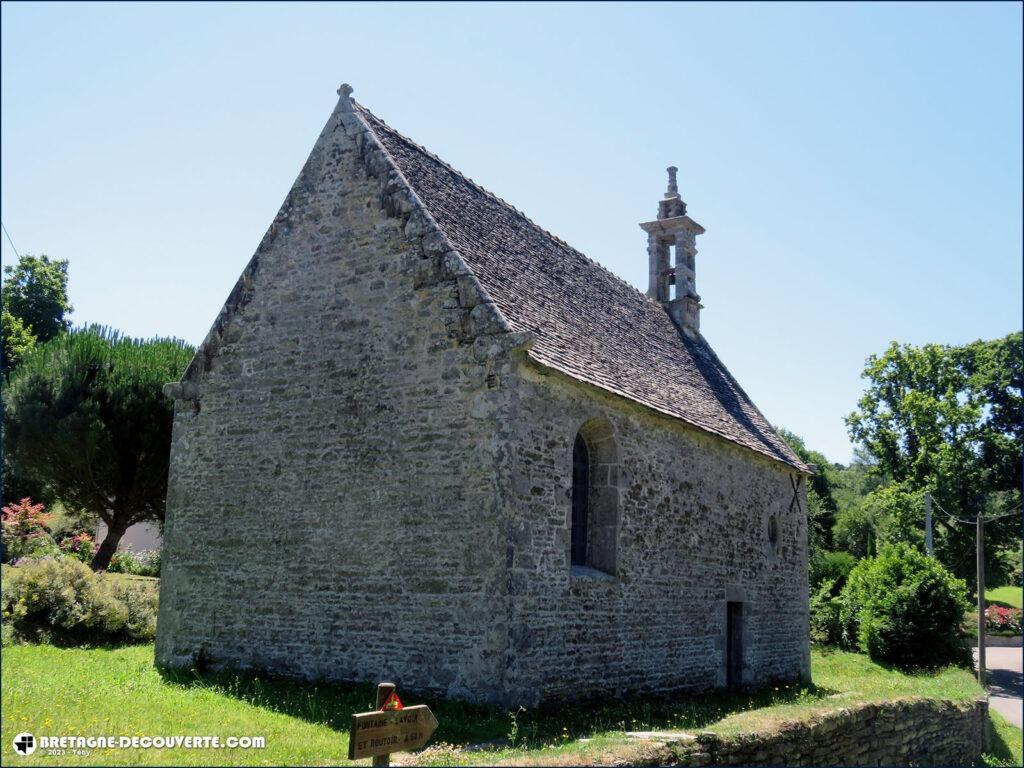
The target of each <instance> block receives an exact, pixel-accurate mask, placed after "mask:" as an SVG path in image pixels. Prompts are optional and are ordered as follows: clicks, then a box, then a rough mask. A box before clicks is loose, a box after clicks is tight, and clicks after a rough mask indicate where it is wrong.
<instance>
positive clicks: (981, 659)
mask: <svg viewBox="0 0 1024 768" xmlns="http://www.w3.org/2000/svg"><path fill="white" fill-rule="evenodd" d="M977 537H978V682H979V683H981V684H982V685H984V684H985V518H983V517H982V516H981V512H978V531H977Z"/></svg>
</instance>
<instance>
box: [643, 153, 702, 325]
mask: <svg viewBox="0 0 1024 768" xmlns="http://www.w3.org/2000/svg"><path fill="white" fill-rule="evenodd" d="M677 170H678V169H677V168H676V167H675V166H672V167H670V168H669V169H668V190H667V191H666V192H665V196H664V198H662V199H661V200H660V201H659V202H658V218H656V219H655V220H654V221H648V222H644V223H643V224H641V225H640V228H641V229H642V230H643V231H644V232H646V233H647V258H648V276H649V278H650V282H649V284H648V288H647V295H648V296H650V297H651V298H652V299H655V300H657V301H660V302H661V304H662V306H664V307H665V311H666V312H668V314H669V316H670V317H671V318H672V321H673V322H674V323H675V324H676V326H677V327H678V328H679V329H680V330H681V331H683V332H684V333H686V334H687V335H688V336H696V335H697V334H698V333H699V332H700V310H701V303H700V296H698V295H697V281H696V274H695V271H694V269H695V259H696V256H697V235H700V234H703V233H704V227H702V226H701V225H700V224H698V223H697V222H695V221H694V220H693V219H691V218H690V217H689V216H687V215H686V203H684V202H683V200H682V198H680V197H679V186H678V184H677V182H676V171H677Z"/></svg>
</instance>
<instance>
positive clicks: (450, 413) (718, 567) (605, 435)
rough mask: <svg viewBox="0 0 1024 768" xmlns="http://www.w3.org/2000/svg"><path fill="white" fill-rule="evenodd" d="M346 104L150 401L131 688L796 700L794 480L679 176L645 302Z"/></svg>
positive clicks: (799, 515) (803, 591)
mask: <svg viewBox="0 0 1024 768" xmlns="http://www.w3.org/2000/svg"><path fill="white" fill-rule="evenodd" d="M351 92H352V89H351V88H350V87H349V86H347V85H343V86H342V87H341V88H340V89H339V94H340V100H339V102H338V105H337V107H336V108H335V110H334V112H333V114H332V115H331V116H330V119H329V120H328V121H327V125H326V126H325V127H324V129H323V132H322V133H321V134H320V137H319V139H318V140H317V142H316V144H315V146H314V147H313V150H312V152H311V154H310V156H309V159H308V160H307V161H306V164H305V166H304V167H303V168H302V171H301V173H300V174H299V176H298V179H297V180H296V181H295V184H294V185H293V187H292V188H291V191H290V192H289V193H288V196H287V198H286V199H285V201H284V204H283V205H282V206H281V209H280V212H279V213H278V214H277V217H276V218H275V219H274V221H273V223H271V225H270V227H269V229H268V230H267V232H266V235H265V236H264V238H263V240H262V242H261V243H260V245H259V247H258V248H257V250H256V253H255V254H254V255H253V257H252V258H251V260H250V261H249V263H248V265H247V266H246V267H245V269H244V271H243V272H242V275H241V277H240V278H239V279H238V282H237V284H236V285H235V287H234V289H233V290H232V291H231V294H230V295H229V296H228V298H227V302H226V303H225V305H224V307H223V309H222V310H221V312H220V314H219V316H218V317H217V318H216V320H215V321H214V323H213V327H212V328H211V330H210V332H209V334H208V336H207V337H206V340H205V341H204V342H203V344H202V345H201V347H200V348H199V350H198V352H197V353H196V356H195V358H194V360H193V361H192V363H191V364H190V365H189V367H188V369H187V371H186V372H185V374H184V376H183V377H182V379H181V381H180V382H176V383H173V384H169V385H168V386H167V387H166V392H167V394H168V395H169V396H171V397H173V399H174V401H175V417H174V434H173V440H172V446H171V466H170V477H169V485H168V498H167V517H166V524H165V528H164V538H165V548H164V564H163V576H162V579H161V585H160V590H161V594H160V613H159V621H158V628H157V650H156V655H157V662H158V663H159V664H161V665H168V666H181V665H193V664H203V665H210V666H213V667H233V668H257V669H263V670H269V671H273V672H276V673H280V674H287V675H296V676H304V677H309V678H320V677H323V678H329V679H338V680H371V681H372V680H379V679H382V678H387V679H390V680H393V681H395V682H396V683H398V684H399V686H400V687H401V688H403V689H408V690H418V691H422V692H424V693H434V694H439V695H444V696H450V697H455V698H461V699H466V700H472V701H480V702H491V703H497V704H502V705H518V704H526V705H533V704H537V703H539V702H545V701H557V700H565V699H570V698H580V697H588V696H596V695H612V696H616V695H627V694H641V693H665V692H674V691H699V690H703V689H708V688H713V687H720V686H737V685H743V684H762V683H767V682H769V681H774V680H792V679H806V678H807V677H808V675H809V672H810V661H809V644H808V586H807V519H806V512H805V510H806V478H807V476H808V473H809V471H810V468H809V467H807V466H806V465H804V464H803V463H802V462H801V461H800V459H799V458H798V457H797V456H796V455H795V454H794V453H793V452H792V451H791V450H790V449H789V447H788V446H787V445H786V443H785V442H784V441H783V440H782V439H781V438H780V437H779V435H778V434H777V433H776V431H775V430H774V429H773V427H772V426H771V425H770V424H769V423H768V421H767V420H766V419H765V417H764V416H763V415H762V414H761V412H760V411H759V410H758V409H757V408H756V407H755V406H754V404H753V403H752V402H751V400H750V399H749V398H748V397H747V395H746V393H745V392H744V391H743V389H742V388H741V387H740V386H739V384H738V383H737V382H736V380H735V379H734V378H733V377H732V375H731V374H730V373H729V371H728V370H727V369H726V367H725V365H723V363H722V362H721V361H720V360H719V359H718V357H717V356H716V355H715V353H714V351H713V350H712V349H711V347H710V346H709V345H708V342H707V341H706V340H705V338H704V336H703V335H702V334H701V331H700V311H701V303H700V297H699V296H698V294H697V291H696V279H695V276H696V265H695V258H696V253H697V250H696V247H695V244H696V238H697V236H698V235H700V234H701V233H702V232H703V231H704V230H703V228H702V227H701V226H700V225H699V224H698V223H697V222H696V221H694V219H693V218H691V217H690V215H689V213H688V212H687V206H686V203H684V202H683V200H682V199H681V197H680V194H679V190H678V188H677V180H676V169H675V168H669V180H668V189H667V191H666V192H665V193H664V196H663V197H662V198H661V199H660V200H659V201H658V205H657V214H656V216H655V217H654V218H653V219H652V220H651V221H647V222H644V223H642V224H641V225H640V227H641V229H642V230H643V231H644V232H645V233H646V238H647V248H646V251H647V259H648V264H649V287H648V290H647V292H646V294H645V293H642V292H640V291H638V290H636V289H635V288H634V287H633V286H631V285H630V284H628V283H626V282H625V281H623V280H621V279H620V278H618V277H616V276H615V275H613V274H612V273H611V272H609V271H607V270H606V269H604V268H603V267H601V266H600V265H599V264H597V263H596V262H594V261H592V260H590V259H589V258H587V256H585V255H584V254H582V253H580V252H579V251H577V250H575V249H574V248H572V247H571V246H570V245H569V244H567V243H565V242H563V241H562V240H560V239H559V238H558V237H556V236H554V235H552V234H551V233H550V232H547V231H545V230H544V229H542V228H541V227H539V226H538V225H537V224H535V223H534V222H533V221H531V220H530V219H529V218H527V217H526V216H525V215H524V214H523V213H521V212H520V211H518V210H517V209H515V208H513V207H512V206H511V205H509V204H508V203H506V202H505V201H504V200H502V199H500V198H498V197H496V196H495V195H493V194H492V193H490V192H488V191H486V190H485V189H483V188H481V187H480V186H479V185H477V184H476V183H474V182H473V181H472V180H470V179H469V178H467V177H466V176H464V175H462V174H461V173H460V172H459V171H457V170H455V169H454V168H452V167H451V166H449V165H448V164H446V163H445V162H444V161H443V160H441V159H440V158H438V157H436V156H435V155H433V154H431V153H430V152H429V151H427V150H426V149H424V148H423V147H421V146H419V145H417V144H415V143H414V142H413V141H411V140H410V139H408V138H406V137H405V136H403V135H402V134H400V133H398V132H397V131H395V130H394V129H393V128H391V127H390V126H388V125H387V124H385V123H384V122H383V121H382V120H381V119H380V118H378V117H377V116H376V115H374V114H373V113H371V112H370V111H369V110H368V109H366V108H365V107H364V106H362V105H361V104H359V103H357V102H356V101H354V100H353V99H352V97H351ZM641 242H642V241H641V240H640V238H639V237H638V242H637V253H638V256H639V254H640V253H642V245H641Z"/></svg>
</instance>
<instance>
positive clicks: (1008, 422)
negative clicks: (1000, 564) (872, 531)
mask: <svg viewBox="0 0 1024 768" xmlns="http://www.w3.org/2000/svg"><path fill="white" fill-rule="evenodd" d="M1022 370H1024V353H1022V335H1021V333H1020V332H1015V333H1011V334H1009V335H1008V336H1006V337H1004V338H1002V339H997V340H995V341H976V342H973V343H971V344H967V345H965V346H960V347H956V346H946V345H940V344H926V345H924V346H923V347H915V346H912V345H909V344H897V343H895V342H894V343H893V344H892V345H890V347H889V348H888V349H887V350H886V351H885V353H884V354H882V355H881V356H874V355H872V356H871V357H869V358H868V360H867V364H866V366H865V368H864V373H863V377H864V378H865V379H867V380H868V388H867V391H866V392H865V393H864V396H863V397H862V398H861V399H860V401H859V403H858V408H857V410H856V411H854V412H853V413H851V414H850V415H849V416H848V417H847V419H846V423H847V426H848V428H849V431H850V436H851V437H852V438H853V439H854V440H855V441H857V442H859V443H861V444H862V445H863V446H864V448H865V449H866V450H867V451H868V452H869V454H870V455H871V456H872V457H873V458H874V460H875V461H876V464H875V467H874V469H873V472H874V474H875V475H876V476H877V477H878V478H880V479H882V480H883V481H884V483H885V484H886V485H896V486H898V488H897V489H886V490H885V491H883V490H882V489H878V490H875V491H873V492H872V497H873V498H871V499H870V501H869V502H868V503H869V504H870V505H872V506H873V508H874V509H875V510H876V511H878V512H880V513H881V514H882V515H883V516H884V518H885V519H884V523H885V537H886V539H887V540H889V541H907V542H913V541H920V540H921V537H920V536H919V535H917V532H916V531H917V529H919V528H920V526H921V525H922V524H923V513H922V512H920V511H919V510H918V509H916V508H911V505H913V506H914V507H916V506H917V505H918V503H919V502H918V501H917V500H919V499H920V498H921V497H922V496H923V493H924V492H925V491H931V492H932V493H933V495H934V496H935V498H936V500H937V501H938V505H939V507H940V508H941V509H945V510H947V511H948V512H949V513H951V514H952V515H954V516H957V517H962V518H972V519H973V518H974V516H975V515H976V514H977V513H978V512H983V513H986V512H994V511H1000V510H1003V509H1006V508H1010V507H1012V506H1014V505H1016V506H1019V505H1020V486H1021V480H1022V478H1021V464H1020V457H1021V453H1022V450H1024V443H1022V429H1024V427H1022V421H1024V408H1022V402H1024V400H1022V392H1021V390H1022ZM879 522H880V521H879ZM910 528H914V530H913V531H912V530H909V529H910ZM935 532H936V542H935V545H936V554H937V555H938V556H939V557H940V558H941V559H942V561H943V562H944V563H946V565H948V566H949V567H950V568H952V569H953V571H954V573H956V574H957V575H959V576H962V577H967V578H969V579H972V576H973V574H972V572H973V569H974V564H973V557H974V546H975V545H974V531H973V526H971V525H963V524H958V523H956V522H955V521H953V520H952V519H951V518H949V517H947V516H945V515H944V514H942V513H941V512H937V514H936V517H935ZM988 533H989V536H988V537H987V542H986V543H987V544H989V549H990V550H991V553H992V556H993V558H994V557H995V555H996V549H997V546H998V545H1000V544H1006V543H1008V542H1009V541H1011V540H1013V539H1014V538H1015V537H1018V536H1019V520H1016V521H1015V520H1014V518H1013V517H1009V518H1003V519H1002V520H1000V521H997V522H995V523H993V524H992V525H991V526H988ZM972 580H973V579H972Z"/></svg>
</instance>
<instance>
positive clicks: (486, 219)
mask: <svg viewBox="0 0 1024 768" xmlns="http://www.w3.org/2000/svg"><path fill="white" fill-rule="evenodd" d="M354 107H355V110H356V114H357V115H359V116H360V117H361V118H362V120H363V122H364V123H365V124H366V125H367V127H368V128H369V129H370V131H372V132H373V134H374V135H375V136H376V137H377V139H378V141H379V142H380V143H381V145H382V146H383V147H384V149H385V151H386V152H387V153H388V154H389V155H390V156H391V159H392V161H393V162H394V164H395V165H396V166H397V168H398V170H399V171H400V172H401V173H402V174H403V175H404V176H405V178H406V180H407V181H408V183H409V184H410V186H411V187H412V188H413V190H414V191H415V192H416V194H417V195H418V196H419V198H420V199H421V200H422V201H423V203H424V205H425V206H426V208H427V209H428V210H429V211H430V213H431V215H433V217H434V219H435V221H436V222H437V224H438V226H439V227H440V229H441V230H442V232H443V233H444V234H445V235H446V236H447V237H448V239H449V240H450V241H451V243H452V245H453V246H454V248H455V249H456V250H458V251H459V253H461V254H462V257H463V259H464V260H465V261H466V263H467V264H468V265H469V267H470V269H472V270H473V272H474V274H475V275H476V277H477V279H478V280H479V281H480V283H481V284H482V285H483V287H484V289H485V290H486V291H487V293H488V294H490V297H491V299H492V300H493V301H494V303H495V304H496V305H497V307H498V308H499V310H500V311H501V313H502V314H503V315H504V317H505V319H506V320H507V321H508V324H509V325H510V326H511V328H512V330H514V331H533V332H534V334H535V336H536V342H535V343H534V345H533V346H532V347H531V348H530V349H529V351H528V354H529V356H530V357H531V358H532V359H534V360H535V361H536V362H538V363H540V364H542V365H544V366H547V367H548V368H552V369H554V370H556V371H560V372H562V373H564V374H566V375H568V376H571V377H572V378H574V379H578V380H579V381H583V382H587V383H589V384H592V385H594V386H597V387H600V388H601V389H604V390H607V391H608V392H612V393H614V394H616V395H620V396H622V397H625V398H628V399H630V400H633V401H635V402H637V403H640V404H642V405H645V406H647V407H649V408H652V409H654V410H656V411H659V412H661V413H663V414H667V415H669V416H672V417H675V418H677V419H680V420H682V421H684V422H686V423H687V424H690V425H692V426H695V427H698V428H700V429H702V430H705V431H707V432H710V433H712V434H714V435H718V436H719V437H722V438H725V439H726V440H729V441H731V442H733V443H736V444H739V445H742V446H745V447H746V448H750V449H752V450H754V451H757V452H758V453H761V454H764V455H766V456H769V457H771V458H773V459H776V460H778V461H781V462H784V463H786V464H788V465H790V466H793V467H795V468H796V469H798V470H800V471H807V467H806V465H804V464H803V463H802V462H801V461H800V459H799V458H798V457H797V456H796V454H794V453H793V451H792V450H791V449H790V448H789V446H788V445H786V443H785V441H783V440H782V438H781V437H779V435H778V434H777V433H776V432H775V430H774V429H773V428H772V426H771V425H770V424H769V423H768V420H767V419H765V417H764V416H763V415H762V414H761V412H760V411H759V410H758V409H757V408H756V407H755V406H754V404H753V403H752V402H751V401H750V398H749V397H747V395H746V393H745V392H744V391H743V390H742V388H741V387H740V386H739V384H738V383H737V382H736V380H735V379H734V378H733V377H732V374H730V373H729V371H728V370H727V369H726V367H725V366H724V365H723V364H722V362H721V361H720V360H719V359H718V356H717V355H715V353H714V352H713V351H712V349H711V347H710V346H709V345H708V344H707V342H706V341H705V340H704V339H703V337H700V338H699V339H696V340H694V339H691V338H689V337H688V336H686V335H685V334H683V333H681V332H680V331H679V330H677V328H676V326H675V324H674V323H673V322H672V320H671V318H670V317H669V316H668V314H667V313H666V312H665V310H664V309H663V308H662V306H661V305H660V304H659V303H658V302H656V301H654V300H652V299H649V298H648V297H647V296H646V295H645V294H643V293H641V292H640V291H638V290H637V289H636V288H634V287H633V286H632V285H630V284H629V283H627V282H625V281H624V280H622V279H620V278H618V277H616V276H615V275H614V274H612V273H611V272H609V271H608V270H606V269H605V268H604V267H602V266H601V265H600V264H598V263H597V262H595V261H592V260H591V259H589V258H587V257H586V256H584V255H583V254H582V253H580V252H579V251H577V250H576V249H574V248H572V247H571V246H569V245H568V244H566V243H564V242H563V241H561V240H559V239H558V238H557V237H555V236H554V235H552V234H550V233H549V232H547V231H545V230H544V229H542V228H541V227H539V226H537V225H536V224H534V223H533V222H532V221H530V220H529V219H528V218H526V216H524V215H523V214H522V213H520V212H519V211H517V210H516V209H515V208H513V207H512V206H510V205H509V204H508V203H506V202H505V201H503V200H501V199H499V198H498V197H496V196H494V195H492V194H491V193H490V192H487V191H486V190H485V189H483V188H481V187H480V186H479V185H477V184H476V183H474V182H473V181H472V180H470V179H468V178H466V177H465V176H463V175H462V174H461V173H459V172H458V171H456V170H455V169H454V168H452V167H451V166H449V165H448V164H447V163H445V162H444V161H442V160H441V159H440V158H438V157H436V156H435V155H433V154H431V153H430V152H428V151H427V150H425V149H424V148H423V147H420V146H419V145H417V144H415V143H414V142H412V141H410V140H409V139H407V138H406V137H405V136H402V135H401V134H400V133H398V132H397V131H395V130H394V129H392V128H391V127H390V126H388V125H387V124H386V123H384V122H383V121H382V120H380V119H379V118H378V117H376V116H375V115H374V114H373V113H371V112H370V111H369V110H367V109H366V108H365V107H363V106H362V105H360V104H358V103H354ZM637 254H638V257H639V256H640V255H644V256H646V248H645V244H644V243H641V242H639V241H638V244H637Z"/></svg>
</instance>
